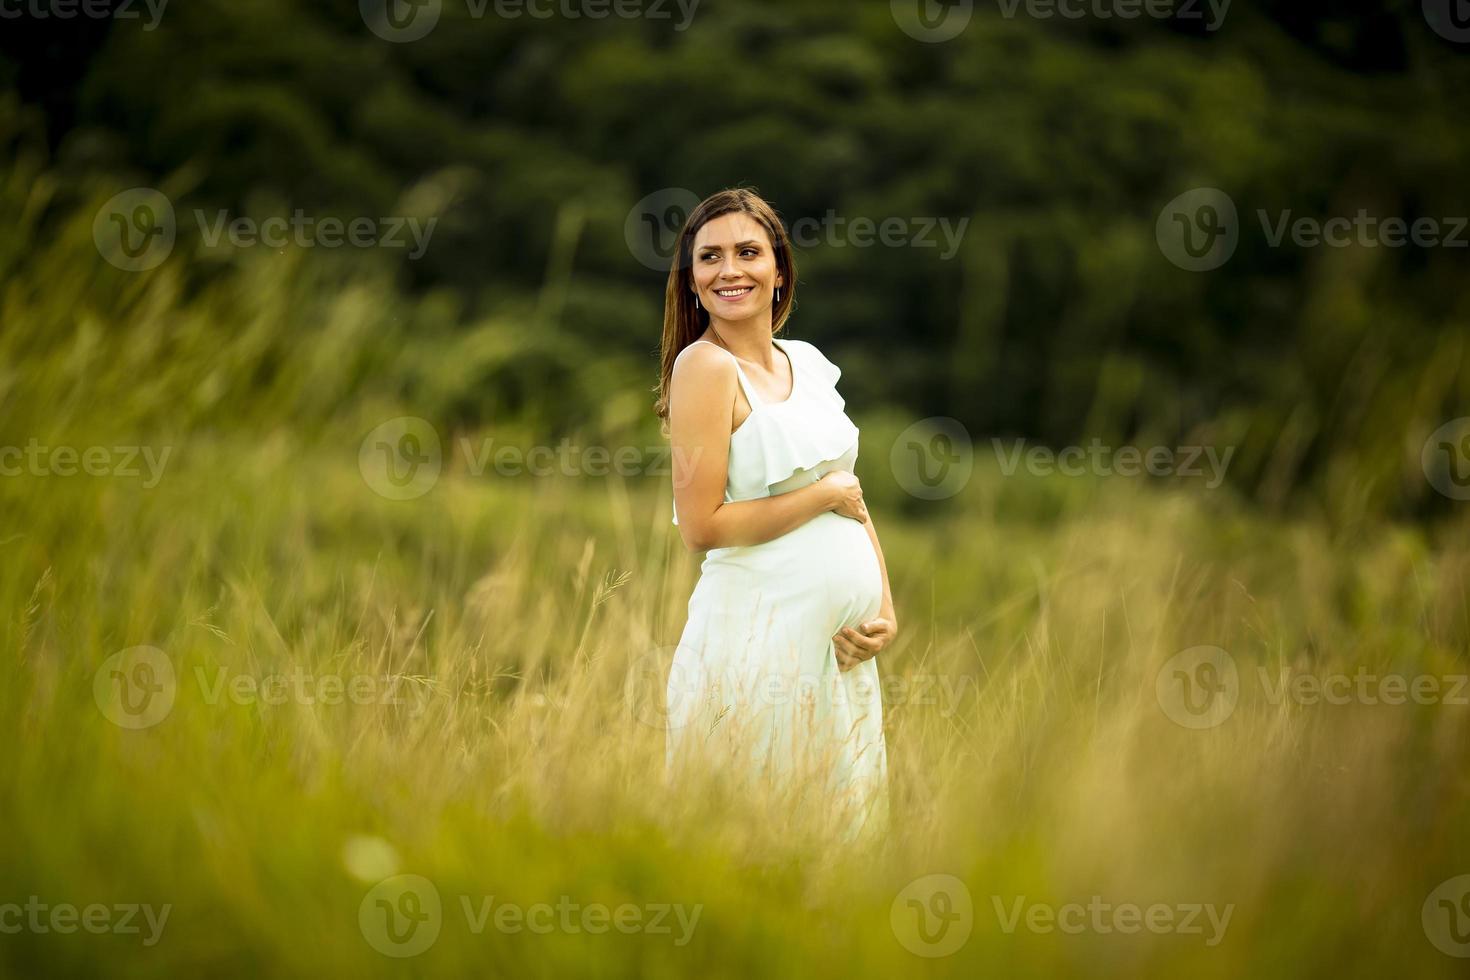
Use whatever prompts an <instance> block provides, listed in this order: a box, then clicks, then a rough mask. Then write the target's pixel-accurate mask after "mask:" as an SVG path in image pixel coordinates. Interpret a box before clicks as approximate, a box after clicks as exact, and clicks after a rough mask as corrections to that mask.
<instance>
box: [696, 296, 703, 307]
mask: <svg viewBox="0 0 1470 980" xmlns="http://www.w3.org/2000/svg"><path fill="white" fill-rule="evenodd" d="M694 308H695V309H696V310H699V309H703V307H702V306H700V305H699V294H698V293H695V294H694Z"/></svg>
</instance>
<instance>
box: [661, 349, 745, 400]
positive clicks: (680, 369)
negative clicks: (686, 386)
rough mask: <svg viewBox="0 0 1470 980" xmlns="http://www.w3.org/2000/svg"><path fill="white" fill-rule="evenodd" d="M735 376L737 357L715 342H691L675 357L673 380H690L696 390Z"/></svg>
mask: <svg viewBox="0 0 1470 980" xmlns="http://www.w3.org/2000/svg"><path fill="white" fill-rule="evenodd" d="M734 377H735V359H734V358H733V357H731V356H730V354H729V353H728V352H726V351H724V350H722V349H720V348H719V347H716V346H715V345H714V344H700V343H694V344H690V345H689V346H688V347H685V348H684V349H683V350H681V351H680V352H679V356H678V357H676V358H674V371H673V380H674V381H680V380H688V381H689V383H690V386H691V387H693V388H694V389H695V390H699V389H701V388H702V387H704V386H705V385H708V384H712V383H717V382H719V381H721V380H722V379H725V378H729V379H732V380H733V379H734Z"/></svg>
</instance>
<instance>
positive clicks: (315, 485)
mask: <svg viewBox="0 0 1470 980" xmlns="http://www.w3.org/2000/svg"><path fill="white" fill-rule="evenodd" d="M88 248H90V243H89V242H87V240H86V230H85V226H84V225H82V226H79V227H78V228H77V229H76V233H75V234H74V235H71V236H63V238H62V239H61V240H60V241H58V242H57V243H56V244H55V245H54V246H53V247H51V248H49V250H48V249H47V248H40V247H38V248H37V249H36V250H35V251H34V252H33V253H32V254H31V255H29V256H28V258H27V262H28V263H29V266H28V268H29V273H28V276H27V277H26V278H20V279H12V280H11V281H10V282H9V283H8V285H7V289H6V292H5V294H4V300H3V302H4V308H3V313H4V323H5V329H4V331H0V356H3V360H0V363H3V364H5V365H6V368H5V370H4V372H3V373H0V406H3V417H0V426H3V438H0V445H3V446H7V447H16V452H14V453H11V454H9V455H7V456H6V457H5V458H4V460H3V462H5V464H6V465H7V466H8V467H9V469H8V470H7V474H6V475H5V476H4V477H3V478H0V515H3V517H0V543H3V546H4V556H5V560H4V562H3V564H0V604H3V608H4V610H5V614H4V616H3V619H0V631H3V632H0V637H3V655H4V656H5V658H6V664H5V671H6V676H7V678H8V680H7V683H6V684H5V685H4V688H3V693H0V720H3V724H4V730H5V731H7V732H9V733H10V734H11V738H10V742H9V746H8V750H7V751H6V752H5V753H4V755H3V761H0V773H3V779H0V819H3V824H4V826H5V828H6V830H7V834H8V839H9V841H10V846H9V847H7V848H6V849H5V850H4V852H3V857H0V928H3V929H5V931H6V934H5V935H3V937H0V972H3V973H4V974H5V975H8V976H17V977H31V976H38V975H42V974H45V975H52V976H97V975H101V974H103V973H105V974H107V975H110V976H136V977H143V976H160V975H173V974H181V975H205V976H235V975H238V976H262V975H271V976H319V975H322V974H324V973H327V974H332V975H344V976H360V977H372V976H408V975H414V976H437V975H443V976H460V975H464V974H465V973H467V972H469V971H471V970H473V971H476V972H477V973H480V974H483V975H491V976H506V977H527V976H531V977H536V976H544V977H561V976H567V975H593V976H635V975H636V976H689V975H711V976H752V975H760V976H765V975H770V976H809V975H818V974H821V975H841V976H854V977H856V976H874V977H891V976H922V975H941V974H942V975H954V976H976V975H979V976H1007V977H1025V976H1036V977H1051V976H1058V975H1077V974H1082V973H1087V974H1091V975H1115V976H1130V977H1154V976H1157V977H1171V976H1180V975H1190V976H1200V977H1235V976H1254V977H1268V976H1280V977H1299V976H1307V975H1329V974H1330V975H1333V976H1363V977H1377V976H1384V975H1406V976H1408V975H1412V976H1420V977H1431V976H1446V977H1448V976H1452V975H1457V971H1458V969H1459V964H1458V961H1457V959H1456V958H1454V957H1453V956H1452V955H1450V954H1451V953H1456V952H1458V953H1459V954H1460V955H1463V954H1464V952H1465V951H1466V949H1467V947H1466V944H1465V942H1464V941H1463V940H1464V935H1465V934H1464V921H1465V920H1464V916H1465V915H1466V914H1470V910H1467V909H1466V908H1465V905H1464V903H1465V895H1466V893H1467V884H1466V882H1467V881H1470V879H1465V878H1460V877H1459V876H1462V875H1465V874H1467V873H1470V836H1467V834H1466V833H1465V827H1466V821H1467V819H1470V783H1467V779H1470V777H1467V775H1466V770H1465V767H1464V758H1465V747H1466V745H1467V738H1470V708H1467V707H1466V701H1467V699H1470V691H1467V690H1466V689H1465V688H1464V676H1465V674H1466V672H1467V666H1466V661H1465V652H1466V650H1467V649H1470V607H1467V601H1466V592H1467V588H1466V587H1467V579H1470V544H1467V541H1470V537H1467V536H1466V534H1465V533H1464V531H1465V525H1464V521H1463V516H1461V517H1459V518H1458V520H1456V519H1454V518H1453V517H1451V518H1449V519H1445V520H1443V521H1441V522H1440V523H1436V524H1426V525H1418V526H1407V525H1396V524H1393V523H1389V522H1385V521H1376V520H1371V519H1368V518H1366V517H1365V518H1362V519H1353V517H1352V515H1351V514H1349V515H1347V517H1346V518H1345V517H1344V515H1343V513H1342V512H1341V511H1340V510H1337V511H1334V512H1333V513H1332V514H1331V515H1328V514H1325V513H1319V512H1317V511H1314V510H1313V509H1312V508H1311V507H1310V506H1307V505H1303V506H1301V507H1298V508H1296V509H1294V510H1291V511H1288V512H1280V513H1277V514H1276V515H1275V516H1266V512H1265V511H1263V510H1262V509H1260V508H1258V507H1256V506H1254V505H1253V503H1252V502H1251V501H1249V500H1245V499H1242V498H1240V497H1239V496H1238V495H1237V492H1236V491H1233V490H1231V489H1230V488H1229V486H1228V485H1226V486H1221V487H1218V488H1215V489H1205V488H1204V487H1203V486H1201V484H1200V481H1190V480H1183V479H1180V480H1172V481H1171V480H1145V479H1143V478H1126V477H1120V476H1113V477H1066V476H1061V475H1052V476H1046V477H1038V476H1031V475H1028V474H1027V472H1026V470H1025V469H1024V468H1022V469H1021V470H1019V471H1016V472H1013V473H1011V474H1010V475H1007V473H1006V472H1005V469H1006V468H1005V467H1004V466H1003V465H1002V464H1003V461H1004V460H1003V457H1001V456H999V455H998V454H996V453H992V452H991V451H990V448H989V445H990V444H989V442H988V440H986V439H982V438H980V437H979V436H978V435H977V438H976V442H975V453H974V463H975V471H974V473H973V476H972V477H971V479H970V481H969V483H968V484H967V485H966V486H965V487H964V489H963V491H962V492H960V493H959V494H957V495H955V496H953V497H952V498H950V499H947V500H942V501H933V502H930V501H921V500H917V499H916V498H914V497H912V496H910V495H908V494H905V493H904V492H903V491H902V489H901V488H900V486H899V483H900V482H901V481H899V480H897V478H896V474H895V471H894V468H893V467H892V466H891V465H890V459H891V457H890V449H891V447H892V446H893V444H894V440H895V439H896V438H898V435H897V434H898V432H899V431H900V430H901V429H902V428H903V426H904V425H905V424H907V422H908V421H911V420H905V419H896V418H892V417H889V416H887V415H885V414H883V413H881V412H878V413H868V414H865V413H864V411H863V410H862V407H861V406H856V405H853V406H850V407H851V408H852V410H853V414H854V417H855V420H856V421H857V422H858V424H859V425H860V426H861V427H862V430H863V433H864V435H863V454H862V456H861V458H860V460H859V476H860V477H862V479H863V481H864V485H865V487H866V488H867V492H868V494H869V499H870V500H871V501H872V506H873V513H874V516H875V519H876V521H877V524H878V527H879V529H880V532H881V534H882V537H883V542H884V546H885V551H886V553H887V557H888V565H889V568H890V574H891V577H892V581H893V587H894V591H895V595H896V601H897V607H898V612H899V617H900V623H901V637H900V640H899V642H898V643H897V644H896V645H895V647H894V648H892V649H890V650H889V651H886V652H885V653H884V654H883V656H882V660H881V661H880V670H881V672H882V675H883V677H884V682H885V686H884V693H885V718H886V725H887V737H888V751H889V767H890V779H891V799H892V818H891V830H890V833H889V834H888V835H887V837H886V838H885V839H884V840H882V841H880V842H877V843H875V844H872V845H870V846H869V845H864V846H851V847H849V846H838V845H835V844H834V843H833V842H832V841H831V840H830V839H828V838H825V837H824V835H823V831H822V821H821V814H820V813H812V812H779V811H772V809H771V808H770V807H769V806H767V805H765V804H766V802H768V801H762V800H759V799H748V798H731V797H730V796H728V795H727V794H724V793H722V792H721V791H720V790H719V788H718V787H716V786H713V785H705V784H704V783H702V782H692V783H688V784H681V785H673V786H669V785H665V784H664V782H663V780H662V779H661V772H662V758H663V745H664V732H663V730H662V729H661V727H660V705H661V700H660V697H661V688H662V676H663V672H664V671H666V670H667V665H668V658H669V655H670V651H671V647H672V644H673V643H674V642H675V641H676V640H677V638H678V634H679V630H680V628H681V626H682V624H683V613H684V604H685V603H686V602H687V599H688V596H689V592H690V589H691V588H692V586H693V584H694V581H695V576H696V574H697V558H696V556H692V555H690V554H688V553H687V552H685V551H684V550H683V548H682V545H681V544H680V542H679V540H678V537H677V533H676V531H675V529H674V527H673V526H672V525H670V523H669V493H670V491H669V477H668V475H667V472H666V471H660V467H659V465H658V462H657V453H656V447H654V446H653V442H656V440H651V439H650V436H649V434H648V431H647V423H648V420H647V419H646V418H643V417H642V413H643V408H644V407H646V403H647V393H646V387H647V385H648V383H649V381H650V379H649V378H648V377H646V376H637V375H633V376H628V375H620V374H618V373H616V372H615V371H611V370H608V371H604V370H603V369H602V368H601V367H600V366H599V365H598V364H596V363H592V364H588V365H586V368H585V370H586V372H587V373H586V379H587V384H586V385H585V387H586V389H587V390H588V391H597V392H602V393H604V394H603V395H602V396H601V397H600V398H598V399H595V400H594V407H595V408H596V411H595V413H593V414H591V415H588V416H587V417H588V418H590V419H591V420H592V421H591V422H590V423H589V427H588V429H587V431H583V432H571V433H564V432H561V431H557V432H556V433H555V434H554V435H553V434H552V432H551V430H550V429H549V428H548V427H546V426H543V425H541V424H540V423H538V421H537V417H536V414H535V411H534V407H533V408H532V409H527V410H526V411H523V412H521V413H520V414H519V415H517V416H515V417H514V418H515V421H514V422H513V423H512V422H509V421H507V422H506V423H505V424H503V425H491V424H488V423H487V422H485V418H487V417H496V416H494V415H493V412H490V409H494V408H497V406H496V405H493V404H492V405H491V406H490V409H485V410H480V409H484V406H483V405H478V403H476V402H474V401H473V399H472V397H471V396H472V395H475V394H476V393H479V395H480V396H481V397H487V398H488V397H491V395H485V394H484V392H485V391H487V390H490V391H491V394H492V395H494V394H498V389H493V390H492V389H487V388H486V386H485V385H484V384H483V378H484V377H485V376H486V375H493V374H494V372H495V370H496V369H497V366H499V365H502V364H504V363H508V362H509V359H510V358H512V357H513V356H519V355H520V354H521V353H522V352H524V350H525V349H527V348H528V347H533V348H534V347H535V345H536V344H538V343H540V342H539V341H537V340H536V339H535V337H534V331H530V330H521V329H519V328H518V324H516V323H507V322H487V323H482V324H475V325H472V326H471V327H470V328H468V329H465V330H459V331H453V330H450V329H448V328H447V327H446V326H444V324H446V323H449V322H451V321H452V320H453V315H452V311H448V312H446V310H445V308H444V307H443V305H442V303H441V301H440V300H439V299H438V298H436V297H434V296H432V295H431V296H429V297H427V298H425V299H424V300H423V301H422V302H421V303H419V304H418V305H413V306H409V305H406V304H403V303H400V302H398V301H396V300H394V299H393V298H392V297H391V295H389V294H388V293H387V292H386V291H385V290H382V289H380V288H379V287H376V286H374V285H373V282H372V280H371V279H359V278H343V277H340V276H337V277H334V276H333V274H332V273H331V272H330V271H329V270H325V271H324V269H323V268H321V267H318V266H311V265H306V264H304V263H300V262H297V261H296V260H295V259H293V258H291V257H290V256H287V257H285V258H277V257H274V256H272V257H267V258H264V259H259V260H254V262H255V264H250V263H246V264H243V265H241V266H240V267H239V268H232V269H230V270H227V272H226V273H224V274H221V275H219V276H217V277H215V278H213V279H208V278H207V277H206V280H205V281H204V282H203V283H202V284H201V283H199V282H192V283H189V284H186V283H184V282H182V281H180V280H179V279H177V278H175V276H174V274H173V273H171V272H170V271H169V268H168V267H165V268H164V269H162V270H160V271H159V272H158V273H157V274H154V275H150V276H142V277H128V276H125V275H122V276H119V275H114V274H110V273H109V274H105V275H98V274H97V273H96V272H95V271H93V270H95V265H96V263H95V262H93V263H92V264H91V265H88V264H87V263H84V262H81V261H78V260H77V256H79V255H82V254H84V253H85V251H86V249H88ZM33 282H46V283H48V284H49V285H48V287H47V288H46V289H45V290H40V289H35V288H32V286H31V285H30V283H33ZM67 295H76V296H84V297H85V302H82V303H79V304H76V305H72V304H69V303H60V302H58V301H57V297H58V296H67ZM102 311H105V312H102ZM531 315H532V314H528V316H531ZM537 349H541V350H546V349H548V348H546V347H544V346H543V347H541V348H537ZM477 406H478V407H477ZM487 413H488V414H487ZM405 416H413V417H424V418H427V419H429V420H431V421H432V427H433V429H434V432H433V433H432V435H431V436H430V435H428V434H426V433H422V432H420V433H419V435H423V436H425V437H426V440H427V439H428V438H439V439H440V440H441V445H440V448H439V451H438V452H437V453H432V452H430V448H431V447H430V446H429V445H428V442H427V441H425V440H421V441H420V442H419V443H415V444H414V447H413V448H414V452H415V453H417V454H425V453H427V454H428V455H429V456H432V458H433V460H434V465H435V466H437V467H438V469H437V471H435V470H434V469H433V467H431V468H430V469H429V470H425V471H423V472H424V473H426V474H428V476H427V477H426V478H425V480H424V482H423V483H415V482H414V481H415V480H416V479H418V477H417V476H416V475H415V474H414V473H410V474H409V478H408V479H407V480H406V481H405V480H404V479H398V477H402V476H403V474H401V473H390V472H389V471H387V470H385V469H383V465H384V464H383V462H382V461H379V460H377V458H376V455H375V451H376V449H377V448H378V439H379V437H381V436H382V434H383V433H384V432H387V433H389V435H390V436H392V438H393V439H398V438H401V436H402V434H403V432H401V431H400V430H399V429H395V428H394V426H395V425H397V426H399V427H400V428H401V427H402V426H404V425H408V426H410V427H411V426H412V425H413V424H415V423H393V422H392V420H394V419H400V418H402V417H405ZM384 424H388V426H389V427H388V428H387V429H382V428H380V427H381V426H383V425H384ZM375 434H376V435H375ZM563 438H573V439H574V440H579V441H580V444H581V445H590V444H598V445H602V446H605V447H608V448H609V449H611V450H617V449H618V448H620V447H631V448H633V449H634V450H635V454H645V455H640V456H639V458H640V459H643V460H644V463H643V464H640V465H644V467H645V468H644V470H643V471H641V472H637V473H632V474H622V475H612V476H601V475H593V474H591V473H590V472H578V471H577V470H576V467H573V472H572V474H571V475H566V474H560V473H556V474H550V475H534V474H529V473H521V474H520V475H514V474H511V473H509V472H506V471H505V467H503V466H501V464H499V463H496V464H492V465H488V466H482V465H481V464H482V463H483V461H484V460H486V459H490V458H493V452H492V453H489V454H488V455H487V449H489V450H493V449H495V448H497V447H499V448H503V447H507V446H509V447H511V448H512V449H517V450H519V451H526V450H529V449H530V448H531V447H534V446H537V445H545V446H550V447H555V446H558V445H559V444H560V442H561V439H563ZM489 440H493V442H490V441H489ZM390 441H391V440H390ZM395 444H400V443H395ZM645 457H646V458H645ZM425 458H428V457H427V456H426V457H425ZM375 467H376V468H375ZM1412 468H1413V460H1412V459H1410V461H1409V469H1412ZM435 472H437V475H435ZM402 496H408V497H409V498H410V499H391V498H393V497H402ZM401 876H417V877H412V878H405V877H401Z"/></svg>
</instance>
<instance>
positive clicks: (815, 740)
mask: <svg viewBox="0 0 1470 980" xmlns="http://www.w3.org/2000/svg"><path fill="white" fill-rule="evenodd" d="M795 292H796V269H795V265H794V261H793V257H792V253H791V243H790V241H789V239H788V238H787V236H786V230H785V228H784V227H783V226H782V224H781V221H780V219H779V218H778V217H777V216H776V213H775V211H773V210H772V209H771V207H770V205H769V204H767V203H766V202H765V201H763V200H762V199H761V198H760V197H758V196H757V195H756V194H755V193H753V192H751V191H749V190H745V189H736V190H726V191H721V192H720V193H718V194H715V195H713V196H712V197H710V198H708V199H706V200H705V201H703V202H702V203H701V204H700V205H699V206H698V207H697V208H695V209H694V211H693V212H692V213H691V214H690V215H689V218H688V220H687V221H686V222H685V224H684V227H683V230H682V231H681V232H680V235H679V242H678V248H677V251H676V253H675V256H674V265H673V268H672V269H671V270H670V271H669V280H668V287H667V291H666V294H665V298H664V329H663V361H662V374H661V378H660V389H659V399H658V405H657V408H656V412H657V414H658V415H659V417H660V418H661V419H663V420H664V421H665V431H666V432H667V433H668V434H669V435H670V437H671V440H672V442H673V458H674V523H675V524H676V525H678V527H679V533H680V536H681V537H682V538H683V540H684V543H685V545H686V546H687V547H688V548H689V549H690V550H691V551H700V550H707V551H708V554H707V555H706V556H705V558H704V561H703V563H702V564H701V566H700V579H699V583H698V585H696V587H695V589H694V594H693V596H692V597H691V598H690V600H689V619H688V622H687V623H686V625H685V627H684V631H683V635H682V636H681V638H680V642H679V646H678V649H677V651H676V653H675V656H674V662H673V665H672V667H671V669H670V675H669V682H668V689H667V700H668V710H669V715H668V718H669V741H668V758H667V761H668V765H669V767H670V772H671V773H672V772H673V771H674V769H675V767H676V765H677V764H678V763H679V762H680V761H686V760H688V759H690V758H691V757H692V758H693V759H695V760H697V763H698V765H699V766H700V769H701V770H702V771H708V770H709V769H710V768H711V761H712V760H714V761H715V762H716V763H723V765H717V768H718V769H719V771H721V772H723V773H726V774H733V775H737V776H741V777H745V776H753V777H756V780H757V783H758V784H759V785H763V786H764V787H765V788H767V789H770V790H773V791H776V792H778V793H780V794H782V796H783V798H785V797H787V796H791V795H794V796H797V797H799V798H800V802H801V805H802V809H803V812H805V813H808V814H812V813H815V814H818V815H820V816H822V817H823V818H830V820H831V821H832V826H833V828H834V830H836V831H837V832H838V833H840V834H842V835H843V836H844V837H848V838H851V837H853V836H855V835H857V834H858V833H860V832H864V831H866V832H875V831H876V832H881V830H882V828H883V827H884V826H886V822H887V791H886V790H887V753H886V749H885V746H884V742H883V710H882V709H883V706H882V701H881V698H880V697H879V692H878V671H877V666H876V663H875V662H874V657H875V656H876V655H877V654H878V653H879V652H880V651H882V650H883V649H884V648H885V647H887V646H888V645H889V644H890V643H892V642H893V640H894V637H895V636H896V635H897V629H898V623H897V618H896V616H895V614H894V609H893V597H892V594H891V592H890V590H889V585H888V571H887V568H886V566H885V565H884V562H883V549H882V548H881V547H880V546H879V544H878V534H877V532H876V531H875V530H874V528H873V522H872V520H871V518H870V516H869V514H868V511H867V508H866V506H865V505H864V502H863V492H862V487H861V485H860V484H859V482H858V479H857V477H856V476H854V475H853V472H852V469H853V463H854V462H855V461H856V459H857V452H858V430H857V427H856V426H855V425H853V423H852V421H851V420H850V419H849V418H848V417H847V415H846V413H845V412H844V411H843V408H844V404H845V403H844V401H843V399H842V396H841V395H839V394H838V393H837V390H836V388H835V387H834V385H835V383H836V381H837V379H838V377H839V375H840V371H839V370H838V368H837V366H836V365H834V364H833V363H832V362H831V361H829V360H827V358H826V357H825V356H823V354H822V353H821V351H819V350H817V348H816V347H814V346H812V345H811V344H809V343H807V342H806V341H801V340H789V339H784V338H777V337H776V336H775V334H777V333H778V332H780V330H781V328H782V326H784V324H785V322H786V318H787V317H788V316H789V315H790V312H791V308H792V303H793V300H794V299H795Z"/></svg>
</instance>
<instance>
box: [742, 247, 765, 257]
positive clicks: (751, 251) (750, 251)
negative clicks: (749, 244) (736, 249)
mask: <svg viewBox="0 0 1470 980" xmlns="http://www.w3.org/2000/svg"><path fill="white" fill-rule="evenodd" d="M740 254H741V255H744V256H745V257H746V258H754V257H755V256H757V255H759V254H761V253H760V252H759V251H758V250H757V249H753V248H747V249H742V250H741V252H740Z"/></svg>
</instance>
